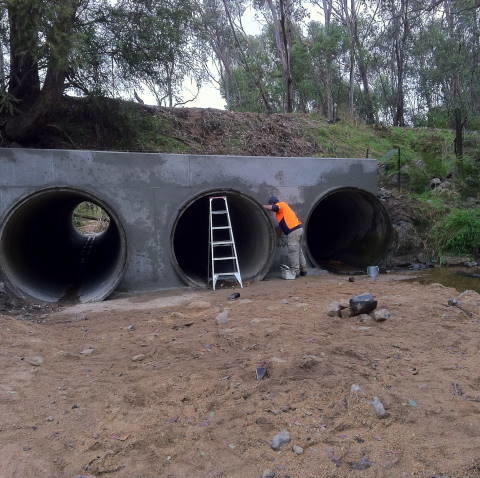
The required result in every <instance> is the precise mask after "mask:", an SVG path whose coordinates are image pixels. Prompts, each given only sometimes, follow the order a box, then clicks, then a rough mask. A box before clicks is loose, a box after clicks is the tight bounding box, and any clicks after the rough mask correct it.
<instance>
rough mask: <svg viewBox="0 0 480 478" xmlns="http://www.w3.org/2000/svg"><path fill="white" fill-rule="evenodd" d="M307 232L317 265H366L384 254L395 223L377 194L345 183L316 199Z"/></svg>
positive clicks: (338, 266)
mask: <svg viewBox="0 0 480 478" xmlns="http://www.w3.org/2000/svg"><path fill="white" fill-rule="evenodd" d="M305 235H306V245H307V250H308V253H309V256H310V258H311V259H312V260H313V262H314V263H316V265H319V266H324V267H325V266H326V267H329V266H331V267H333V268H335V269H338V268H342V267H343V266H352V267H360V268H365V267H366V266H369V265H376V264H378V263H379V261H380V260H381V259H382V258H383V257H384V256H385V254H386V252H387V249H388V247H389V245H390V242H391V238H392V225H391V222H390V217H389V215H388V212H387V211H386V209H385V208H384V206H383V204H382V203H381V202H380V201H379V200H378V199H377V197H376V196H375V195H374V194H372V193H370V192H368V191H365V190H362V189H359V188H353V187H345V188H338V189H335V190H333V191H329V192H327V193H326V194H324V195H322V196H321V197H320V198H319V199H318V200H317V201H316V202H315V204H314V205H313V207H312V208H311V210H310V213H309V215H308V218H307V221H306V234H305Z"/></svg>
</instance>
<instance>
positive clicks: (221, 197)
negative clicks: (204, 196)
mask: <svg viewBox="0 0 480 478" xmlns="http://www.w3.org/2000/svg"><path fill="white" fill-rule="evenodd" d="M212 199H227V198H226V197H225V196H210V201H211V200H212Z"/></svg>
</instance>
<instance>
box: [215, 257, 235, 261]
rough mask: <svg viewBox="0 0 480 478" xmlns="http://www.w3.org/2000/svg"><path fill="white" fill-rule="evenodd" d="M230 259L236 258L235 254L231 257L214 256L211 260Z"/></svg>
mask: <svg viewBox="0 0 480 478" xmlns="http://www.w3.org/2000/svg"><path fill="white" fill-rule="evenodd" d="M232 259H236V257H235V256H233V257H214V258H213V260H214V261H229V260H230V261H231V260H232Z"/></svg>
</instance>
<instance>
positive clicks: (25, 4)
mask: <svg viewBox="0 0 480 478" xmlns="http://www.w3.org/2000/svg"><path fill="white" fill-rule="evenodd" d="M3 7H4V8H6V9H7V12H8V51H9V57H10V61H9V65H10V74H9V84H8V92H7V94H8V95H9V97H10V98H11V99H12V101H13V102H14V104H15V106H16V114H15V115H14V116H13V117H12V118H10V119H9V120H8V121H7V123H6V126H5V133H6V135H7V136H8V137H9V138H10V139H12V140H17V141H21V140H23V139H25V138H28V137H29V136H32V135H34V133H35V131H37V130H38V127H39V126H40V125H41V124H43V122H44V119H45V118H46V116H47V114H48V113H49V111H50V110H51V108H52V106H53V105H55V103H57V102H58V101H59V100H60V99H61V97H62V95H63V94H64V92H65V89H66V88H74V89H76V90H78V91H81V92H83V93H84V94H89V93H92V92H93V93H99V94H106V93H107V92H108V91H110V92H111V94H112V95H115V94H118V92H119V91H125V90H128V89H129V88H130V89H132V88H134V87H138V86H139V85H141V84H145V83H148V82H150V84H151V85H155V87H156V88H157V89H161V90H162V91H164V92H165V96H166V98H167V101H168V104H173V103H174V101H176V99H178V97H179V85H180V84H181V82H182V80H183V78H184V77H185V75H186V74H187V73H189V72H190V71H192V63H191V58H192V57H193V56H194V52H193V51H192V49H191V39H192V38H193V34H192V29H191V28H192V18H193V15H192V13H193V4H192V2H191V1H190V0H169V1H168V2H164V1H162V0H63V1H59V0H56V1H49V0H4V2H3ZM189 62H190V63H189Z"/></svg>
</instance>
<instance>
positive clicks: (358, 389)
mask: <svg viewBox="0 0 480 478" xmlns="http://www.w3.org/2000/svg"><path fill="white" fill-rule="evenodd" d="M361 391H362V387H360V385H357V384H356V383H354V384H353V385H352V386H351V387H350V392H351V393H358V392H361Z"/></svg>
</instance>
